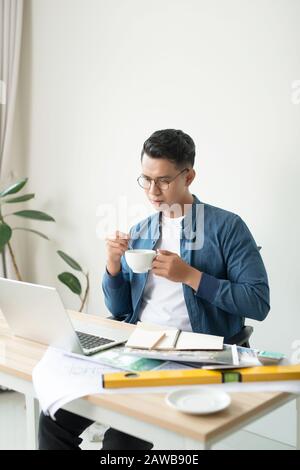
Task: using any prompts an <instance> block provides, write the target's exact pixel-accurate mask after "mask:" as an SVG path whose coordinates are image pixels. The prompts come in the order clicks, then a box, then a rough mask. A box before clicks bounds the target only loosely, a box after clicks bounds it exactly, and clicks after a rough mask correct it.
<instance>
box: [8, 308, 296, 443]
mask: <svg viewBox="0 0 300 470" xmlns="http://www.w3.org/2000/svg"><path fill="white" fill-rule="evenodd" d="M69 314H70V315H71V317H72V318H74V319H76V320H81V321H85V322H88V323H95V324H98V325H100V326H101V325H109V326H110V327H113V326H116V327H118V328H119V327H120V323H119V322H115V321H113V320H107V319H102V318H99V317H98V316H94V315H86V314H82V313H78V312H74V311H69ZM122 327H123V328H127V329H130V328H133V326H132V325H128V324H124V323H122ZM46 348H47V346H44V345H41V344H38V343H34V342H31V341H28V340H25V339H21V338H17V337H13V336H12V335H11V333H10V330H9V328H8V326H7V323H6V321H5V319H4V317H3V315H2V313H1V311H0V384H1V385H3V386H5V387H8V388H10V389H12V390H16V391H18V392H20V393H23V394H24V395H25V400H26V414H27V442H28V448H37V429H38V417H39V412H40V410H39V404H38V401H37V399H36V396H35V392H34V389H33V385H32V370H33V368H34V366H35V365H36V364H37V363H38V361H39V360H40V359H41V357H42V355H43V353H44V352H45V350H46ZM230 395H231V398H232V404H231V406H230V407H229V408H228V409H227V410H224V411H222V412H220V413H218V414H216V415H210V416H206V417H201V416H189V415H184V414H182V413H180V412H177V411H176V410H172V409H171V408H169V407H168V406H167V405H166V404H165V403H164V395H163V394H157V393H153V394H148V393H146V394H138V395H136V394H122V393H120V394H116V395H100V394H99V395H91V396H87V397H84V398H81V399H78V400H74V401H73V402H71V403H69V404H68V405H66V406H65V407H64V409H67V410H69V411H72V412H74V413H77V414H79V415H82V416H85V417H87V418H90V419H93V420H96V421H99V422H101V423H104V424H106V425H109V426H112V427H114V428H117V429H119V430H121V431H124V432H127V433H129V434H132V435H135V436H138V437H140V438H143V439H146V440H148V441H151V442H153V443H154V448H155V449H209V448H210V447H211V446H212V445H213V444H215V443H217V442H218V441H220V440H221V439H223V438H225V437H227V436H228V435H230V434H231V433H234V432H236V431H237V430H239V429H240V428H243V427H244V426H246V425H248V424H249V423H251V422H252V421H255V420H256V419H258V418H260V417H262V416H264V415H265V414H267V413H269V412H270V411H272V410H274V409H276V408H278V407H280V406H281V405H283V404H285V403H287V402H288V401H290V400H292V399H296V400H297V405H298V407H297V410H298V411H297V431H298V437H297V448H300V424H299V423H300V406H299V405H300V401H299V398H298V397H297V396H295V395H292V394H289V393H281V392H280V393H277V392H272V393H270V392H268V393H231V394H230Z"/></svg>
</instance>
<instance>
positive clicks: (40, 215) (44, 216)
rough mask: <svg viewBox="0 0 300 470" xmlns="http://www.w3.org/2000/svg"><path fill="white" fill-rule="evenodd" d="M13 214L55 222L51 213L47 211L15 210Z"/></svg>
mask: <svg viewBox="0 0 300 470" xmlns="http://www.w3.org/2000/svg"><path fill="white" fill-rule="evenodd" d="M13 214H14V215H18V216H19V217H25V218H26V219H35V220H43V221H44V222H55V220H54V219H53V217H51V215H48V214H46V213H45V212H41V211H32V210H28V211H18V212H14V213H13Z"/></svg>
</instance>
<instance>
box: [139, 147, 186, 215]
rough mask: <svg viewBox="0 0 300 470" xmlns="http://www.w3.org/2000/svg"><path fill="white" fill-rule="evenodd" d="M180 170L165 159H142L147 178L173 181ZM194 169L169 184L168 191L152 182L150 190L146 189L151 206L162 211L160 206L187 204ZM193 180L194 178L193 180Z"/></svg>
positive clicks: (143, 172) (144, 156) (147, 157)
mask: <svg viewBox="0 0 300 470" xmlns="http://www.w3.org/2000/svg"><path fill="white" fill-rule="evenodd" d="M180 171H181V170H180V169H178V168H176V166H175V165H174V163H172V162H170V161H169V160H167V159H164V158H151V157H149V156H148V155H146V154H144V155H143V159H142V175H143V176H144V177H147V178H151V179H155V178H159V180H160V181H171V180H173V178H174V177H175V176H177V175H178V174H179V173H180ZM191 173H192V174H193V173H194V170H193V169H190V170H189V171H184V172H183V173H181V174H180V175H179V176H177V178H176V179H175V180H174V181H172V182H171V183H170V184H169V188H168V189H167V190H161V189H160V188H159V187H158V186H157V185H156V184H154V182H153V181H152V182H151V186H150V188H149V189H145V190H144V191H145V193H146V196H147V198H148V199H149V201H150V202H151V204H152V205H153V206H154V207H155V208H156V209H157V210H160V206H161V205H162V204H163V206H165V205H166V204H167V205H168V206H172V205H173V204H182V203H184V202H185V199H186V195H187V192H188V186H189V184H190V182H191V181H190V180H191ZM192 179H193V178H192Z"/></svg>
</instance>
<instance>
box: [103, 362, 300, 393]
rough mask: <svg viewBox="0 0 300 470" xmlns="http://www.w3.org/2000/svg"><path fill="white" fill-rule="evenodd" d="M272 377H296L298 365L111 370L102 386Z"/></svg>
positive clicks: (209, 382)
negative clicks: (136, 370)
mask: <svg viewBox="0 0 300 470" xmlns="http://www.w3.org/2000/svg"><path fill="white" fill-rule="evenodd" d="M276 380H300V364H295V365H287V366H280V365H277V366H259V367H249V368H244V369H232V370H228V369H227V370H205V369H184V370H160V371H155V370H152V371H143V372H114V373H109V374H104V375H103V387H104V388H128V387H163V386H169V385H196V384H218V383H227V382H266V381H276Z"/></svg>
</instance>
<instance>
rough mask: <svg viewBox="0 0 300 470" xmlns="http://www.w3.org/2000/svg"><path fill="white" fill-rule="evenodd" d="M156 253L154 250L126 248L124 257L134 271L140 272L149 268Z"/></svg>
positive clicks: (144, 271)
mask: <svg viewBox="0 0 300 470" xmlns="http://www.w3.org/2000/svg"><path fill="white" fill-rule="evenodd" d="M156 254H157V253H156V251H155V250H127V251H125V259H126V262H127V264H128V266H129V267H130V268H131V269H132V271H133V272H134V273H139V274H141V273H146V272H147V271H149V269H151V267H152V261H153V259H154V258H155V256H156Z"/></svg>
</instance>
